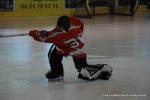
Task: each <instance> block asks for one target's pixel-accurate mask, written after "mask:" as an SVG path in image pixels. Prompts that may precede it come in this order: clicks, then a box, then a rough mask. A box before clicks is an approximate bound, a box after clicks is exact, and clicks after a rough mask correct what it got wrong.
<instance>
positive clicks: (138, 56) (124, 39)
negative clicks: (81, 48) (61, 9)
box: [0, 13, 150, 100]
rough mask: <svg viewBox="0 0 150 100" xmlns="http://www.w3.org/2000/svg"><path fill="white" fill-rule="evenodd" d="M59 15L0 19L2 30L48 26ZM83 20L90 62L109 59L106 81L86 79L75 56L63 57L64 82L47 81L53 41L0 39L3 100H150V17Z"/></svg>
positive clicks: (13, 31) (0, 93)
mask: <svg viewBox="0 0 150 100" xmlns="http://www.w3.org/2000/svg"><path fill="white" fill-rule="evenodd" d="M56 20H57V17H42V18H41V17H32V18H11V19H8V18H3V19H2V18H1V19H0V34H1V35H8V34H22V33H28V31H29V30H31V29H41V30H44V29H46V30H49V29H52V28H53V27H55V23H56ZM81 20H83V22H84V23H85V31H84V36H85V51H86V52H87V54H88V62H89V63H90V64H97V63H107V64H110V65H111V66H112V67H113V69H114V71H113V73H112V78H111V79H110V80H108V81H103V80H97V81H93V82H88V81H83V80H80V79H78V78H77V76H78V75H77V72H76V69H75V67H74V64H73V61H72V58H71V57H68V58H64V60H63V64H64V69H65V79H64V81H56V82H48V81H47V80H46V79H45V77H44V75H45V73H46V72H47V71H48V70H49V63H48V58H47V53H48V50H49V48H50V46H51V44H44V43H40V42H36V41H34V40H33V39H32V38H31V37H28V36H20V37H9V38H0V100H150V15H149V14H143V13H140V14H136V15H135V16H134V17H129V16H109V15H100V16H96V17H94V18H92V19H81Z"/></svg>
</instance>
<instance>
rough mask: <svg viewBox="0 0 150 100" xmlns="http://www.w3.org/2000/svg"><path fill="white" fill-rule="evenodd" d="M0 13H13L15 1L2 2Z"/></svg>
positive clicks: (2, 0) (0, 1)
mask: <svg viewBox="0 0 150 100" xmlns="http://www.w3.org/2000/svg"><path fill="white" fill-rule="evenodd" d="M0 11H13V0H0Z"/></svg>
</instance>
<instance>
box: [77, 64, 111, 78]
mask: <svg viewBox="0 0 150 100" xmlns="http://www.w3.org/2000/svg"><path fill="white" fill-rule="evenodd" d="M112 70H113V68H112V67H110V66H108V65H107V64H97V65H88V66H86V67H84V68H81V70H80V71H79V75H78V78H79V79H83V80H97V79H102V80H109V78H110V76H111V73H112Z"/></svg>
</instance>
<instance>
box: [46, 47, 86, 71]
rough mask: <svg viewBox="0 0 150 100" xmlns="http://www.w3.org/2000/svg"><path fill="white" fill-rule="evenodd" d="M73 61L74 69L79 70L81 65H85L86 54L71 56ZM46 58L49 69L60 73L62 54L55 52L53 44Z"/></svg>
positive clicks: (61, 69)
mask: <svg viewBox="0 0 150 100" xmlns="http://www.w3.org/2000/svg"><path fill="white" fill-rule="evenodd" d="M72 58H73V61H74V64H75V67H76V69H77V70H78V71H79V70H80V69H81V68H82V67H85V66H86V65H87V60H86V55H85V56H80V57H78V56H73V57H72ZM48 59H49V64H50V67H51V71H54V72H56V73H62V74H63V71H64V69H63V64H62V60H63V55H62V54H60V53H58V52H57V49H56V47H55V46H54V45H53V46H52V47H51V48H50V50H49V52H48Z"/></svg>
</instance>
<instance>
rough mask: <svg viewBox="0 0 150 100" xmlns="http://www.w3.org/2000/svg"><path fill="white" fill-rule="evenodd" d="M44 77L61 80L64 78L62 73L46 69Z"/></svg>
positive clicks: (49, 79)
mask: <svg viewBox="0 0 150 100" xmlns="http://www.w3.org/2000/svg"><path fill="white" fill-rule="evenodd" d="M45 77H46V78H47V79H48V81H55V80H63V79H64V74H63V73H57V72H53V71H48V72H47V73H46V74H45Z"/></svg>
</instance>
